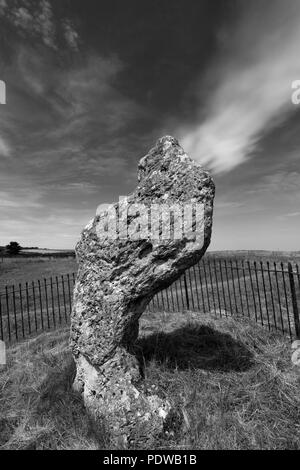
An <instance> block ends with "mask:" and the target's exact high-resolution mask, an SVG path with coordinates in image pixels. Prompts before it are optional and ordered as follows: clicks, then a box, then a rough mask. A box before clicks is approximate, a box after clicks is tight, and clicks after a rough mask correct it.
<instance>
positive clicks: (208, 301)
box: [202, 260, 211, 311]
mask: <svg viewBox="0 0 300 470" xmlns="http://www.w3.org/2000/svg"><path fill="white" fill-rule="evenodd" d="M202 265H203V273H204V281H205V287H206V296H207V305H208V310H209V311H211V306H210V300H209V289H208V283H207V273H206V267H205V261H204V260H203V262H202Z"/></svg>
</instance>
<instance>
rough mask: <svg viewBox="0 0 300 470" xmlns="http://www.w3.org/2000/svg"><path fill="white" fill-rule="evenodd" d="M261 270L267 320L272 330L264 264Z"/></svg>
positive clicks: (261, 265)
mask: <svg viewBox="0 0 300 470" xmlns="http://www.w3.org/2000/svg"><path fill="white" fill-rule="evenodd" d="M260 270H261V277H262V281H263V289H264V297H265V305H266V313H267V320H268V328H269V330H270V329H271V326H270V316H269V308H268V299H267V291H266V283H265V276H264V266H263V262H262V261H261V262H260Z"/></svg>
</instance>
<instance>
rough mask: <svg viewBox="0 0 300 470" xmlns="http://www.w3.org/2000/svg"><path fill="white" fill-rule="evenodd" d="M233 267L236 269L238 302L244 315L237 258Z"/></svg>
mask: <svg viewBox="0 0 300 470" xmlns="http://www.w3.org/2000/svg"><path fill="white" fill-rule="evenodd" d="M235 269H236V273H237V278H238V288H239V296H240V304H241V313H242V315H243V316H244V302H243V294H242V289H241V281H240V268H239V266H238V262H237V260H235Z"/></svg>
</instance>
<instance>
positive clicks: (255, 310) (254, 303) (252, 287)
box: [247, 261, 257, 322]
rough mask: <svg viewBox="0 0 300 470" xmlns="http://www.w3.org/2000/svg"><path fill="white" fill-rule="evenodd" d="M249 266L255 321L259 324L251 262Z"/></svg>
mask: <svg viewBox="0 0 300 470" xmlns="http://www.w3.org/2000/svg"><path fill="white" fill-rule="evenodd" d="M247 264H248V270H249V276H250V284H251V291H252V297H253V305H254V314H255V321H256V322H257V309H256V302H255V292H254V286H253V279H252V273H251V266H250V261H247Z"/></svg>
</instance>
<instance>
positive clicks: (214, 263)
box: [213, 258, 222, 318]
mask: <svg viewBox="0 0 300 470" xmlns="http://www.w3.org/2000/svg"><path fill="white" fill-rule="evenodd" d="M213 265H214V272H215V281H216V289H217V297H218V303H219V315H220V317H221V318H222V306H221V297H220V291H219V280H218V275H217V273H218V269H217V264H216V259H215V258H214V259H213Z"/></svg>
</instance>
